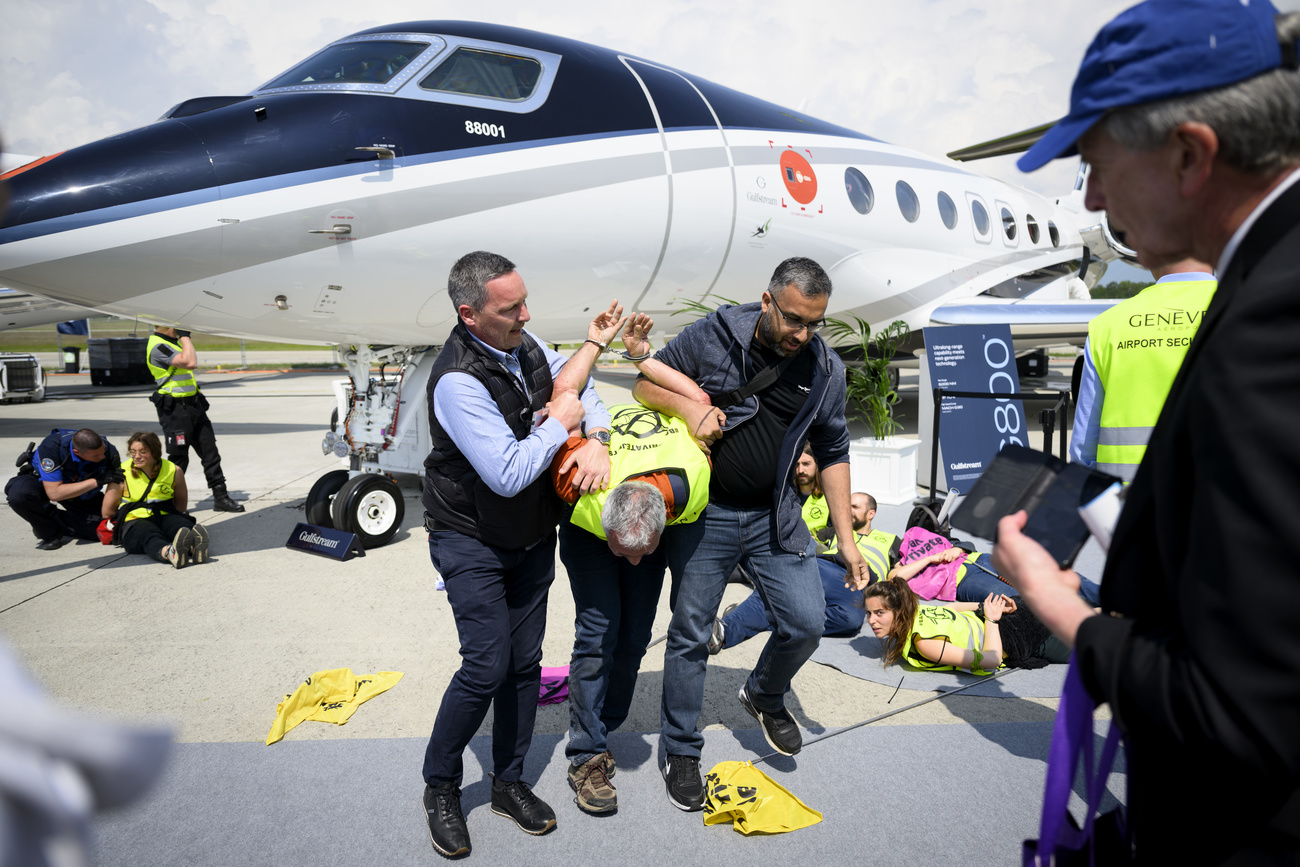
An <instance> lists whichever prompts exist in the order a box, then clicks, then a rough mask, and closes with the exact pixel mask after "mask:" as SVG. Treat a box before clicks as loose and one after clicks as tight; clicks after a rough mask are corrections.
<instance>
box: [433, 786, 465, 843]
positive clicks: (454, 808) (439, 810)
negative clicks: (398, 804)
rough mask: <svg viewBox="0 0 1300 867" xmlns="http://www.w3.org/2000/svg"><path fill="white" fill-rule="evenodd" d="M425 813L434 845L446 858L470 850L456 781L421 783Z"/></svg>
mask: <svg viewBox="0 0 1300 867" xmlns="http://www.w3.org/2000/svg"><path fill="white" fill-rule="evenodd" d="M424 815H425V818H426V819H427V820H428V822H429V839H430V840H431V841H433V848H435V849H437V850H438V851H439V852H441V853H442V854H443V855H446V856H447V857H448V858H456V857H459V856H461V855H468V854H469V828H467V827H466V826H465V814H464V813H462V812H461V811H460V789H458V788H457V787H456V784H455V783H443V784H442V785H440V786H438V787H436V788H435V787H433V786H428V785H426V786H425V787H424Z"/></svg>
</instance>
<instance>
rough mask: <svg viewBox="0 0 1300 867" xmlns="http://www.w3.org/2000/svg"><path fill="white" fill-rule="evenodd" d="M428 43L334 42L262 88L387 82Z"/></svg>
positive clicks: (421, 51) (427, 45)
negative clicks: (335, 43) (336, 43)
mask: <svg viewBox="0 0 1300 867" xmlns="http://www.w3.org/2000/svg"><path fill="white" fill-rule="evenodd" d="M428 47H429V43H427V42H404V41H402V42H399V41H391V42H389V41H382V40H367V41H364V42H345V43H342V44H339V45H331V46H330V47H329V48H326V49H325V50H324V51H321V52H319V53H318V54H315V55H313V56H312V57H310V58H308V59H307V60H305V61H303V62H302V63H300V64H298V65H297V66H295V67H294V68H293V69H291V70H289V71H288V72H286V73H285V74H284V75H281V76H280V77H279V78H277V79H275V80H274V81H272V82H271V83H270V84H266V85H263V86H262V87H261V88H259V90H266V89H269V88H274V87H295V86H298V85H304V84H387V83H388V81H389V79H391V78H392V77H393V76H395V75H397V74H398V73H399V72H401V71H402V68H403V67H405V66H406V65H407V64H408V63H410V62H411V61H412V60H414V59H415V58H417V57H419V56H420V54H421V53H423V52H424V50H425V49H426V48H428Z"/></svg>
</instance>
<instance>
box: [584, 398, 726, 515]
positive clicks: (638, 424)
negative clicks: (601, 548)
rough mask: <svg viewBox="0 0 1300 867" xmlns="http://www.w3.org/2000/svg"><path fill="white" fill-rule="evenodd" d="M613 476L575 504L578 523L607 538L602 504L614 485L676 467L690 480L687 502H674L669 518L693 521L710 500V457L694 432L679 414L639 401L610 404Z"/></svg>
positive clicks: (687, 480)
mask: <svg viewBox="0 0 1300 867" xmlns="http://www.w3.org/2000/svg"><path fill="white" fill-rule="evenodd" d="M610 414H611V421H610V424H609V428H610V433H609V478H610V482H611V485H610V487H609V488H606V489H605V490H603V491H595V492H593V493H590V494H583V495H582V496H581V497H579V498H578V502H577V503H576V504H575V505H574V507H573V516H572V517H571V518H570V520H571V521H572V522H573V524H574V526H577V527H581V528H582V529H584V530H586V531H587V532H589V533H594V534H595V535H597V536H599V537H600V538H602V539H604V538H605V528H604V527H603V526H602V525H601V523H600V513H601V510H602V509H604V508H605V500H606V499H607V498H608V497H609V491H610V489H611V488H613V487H614V486H615V485H620V484H622V483H623V482H626V481H628V480H629V479H632V480H635V479H637V478H640V477H643V476H649V475H652V474H654V473H658V472H668V473H675V474H676V475H677V476H678V477H679V478H680V479H682V481H684V482H685V484H686V492H687V496H686V502H685V503H675V504H674V505H675V506H676V514H675V515H669V516H668V523H669V524H670V525H671V524H689V523H691V522H692V521H694V520H695V519H696V518H698V517H699V516H700V512H703V511H704V507H705V506H707V505H708V504H709V475H710V468H709V459H708V457H706V456H705V454H704V452H702V451H700V447H699V446H697V445H696V444H695V440H694V439H692V438H691V434H690V431H688V430H687V429H686V424H685V423H684V422H683V421H681V420H680V419H676V418H673V417H671V416H667V415H663V414H662V413H658V412H655V411H654V410H652V409H647V408H646V407H644V406H641V405H640V404H622V405H619V406H615V407H612V408H611V410H610Z"/></svg>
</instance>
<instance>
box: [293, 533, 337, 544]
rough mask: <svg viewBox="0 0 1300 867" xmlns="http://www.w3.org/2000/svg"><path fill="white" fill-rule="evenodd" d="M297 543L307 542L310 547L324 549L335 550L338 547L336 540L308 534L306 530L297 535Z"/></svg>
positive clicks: (317, 534) (316, 534)
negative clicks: (319, 546) (321, 547)
mask: <svg viewBox="0 0 1300 867" xmlns="http://www.w3.org/2000/svg"><path fill="white" fill-rule="evenodd" d="M298 541H299V542H307V543H309V544H312V545H321V546H323V547H326V548H337V547H338V546H339V540H338V539H326V538H325V537H324V536H322V535H320V534H319V533H308V532H307V531H306V530H303V531H302V532H301V533H299V534H298Z"/></svg>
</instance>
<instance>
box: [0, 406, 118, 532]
mask: <svg viewBox="0 0 1300 867" xmlns="http://www.w3.org/2000/svg"><path fill="white" fill-rule="evenodd" d="M123 478H124V476H123V473H122V458H121V457H120V456H119V455H118V453H117V449H116V448H114V447H113V445H112V444H111V443H110V442H109V441H108V440H106V439H104V438H103V437H101V436H100V435H99V434H97V433H95V432H94V431H93V430H90V429H89V428H82V429H81V430H72V429H61V428H56V429H55V430H54V431H52V432H51V433H50V435H49V436H47V437H46V438H45V439H43V440H41V444H40V445H39V446H38V447H37V448H36V451H35V452H34V453H33V454H32V455H31V458H30V460H29V461H25V462H24V463H23V464H22V466H21V467H20V468H19V470H18V475H16V476H14V477H13V478H12V479H10V480H9V482H8V483H7V484H6V485H5V496H6V497H7V498H8V500H9V507H10V508H11V509H13V510H14V512H15V513H16V514H17V515H18V516H19V517H20V518H22V519H23V520H24V521H26V522H27V523H29V524H31V525H32V532H33V533H35V534H36V538H37V539H39V540H40V541H39V542H38V543H37V545H36V547H37V548H38V549H40V550H42V551H53V550H55V549H56V548H61V547H63V545H65V544H66V543H67V542H68V541H69V537H73V538H77V539H86V540H88V541H91V542H93V541H96V540H97V539H98V536H97V535H96V532H95V531H96V528H97V527H98V526H99V523H100V522H101V521H102V520H103V519H105V518H110V517H112V514H111V512H106V511H104V508H105V507H104V493H103V491H101V490H100V489H101V488H102V487H103V486H104V485H106V484H110V483H113V482H121V481H123ZM55 503H61V504H62V505H63V508H59V507H58V506H56V505H55Z"/></svg>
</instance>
